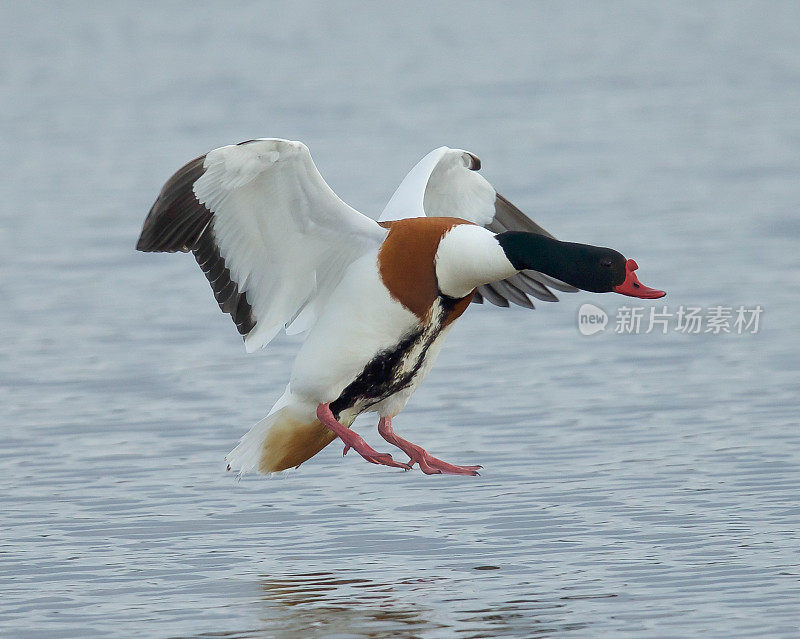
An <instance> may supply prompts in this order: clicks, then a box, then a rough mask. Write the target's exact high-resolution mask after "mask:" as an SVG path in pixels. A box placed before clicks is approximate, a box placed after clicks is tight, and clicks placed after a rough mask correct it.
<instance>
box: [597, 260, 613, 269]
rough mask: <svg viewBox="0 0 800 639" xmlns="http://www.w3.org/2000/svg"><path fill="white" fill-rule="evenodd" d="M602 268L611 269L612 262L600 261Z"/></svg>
mask: <svg viewBox="0 0 800 639" xmlns="http://www.w3.org/2000/svg"><path fill="white" fill-rule="evenodd" d="M600 266H603V267H605V268H611V260H600Z"/></svg>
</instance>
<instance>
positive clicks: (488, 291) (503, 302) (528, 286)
mask: <svg viewBox="0 0 800 639" xmlns="http://www.w3.org/2000/svg"><path fill="white" fill-rule="evenodd" d="M480 168H481V161H480V160H479V159H478V158H477V157H475V156H474V155H473V154H472V153H469V152H467V151H463V150H461V149H450V148H448V147H446V146H443V147H440V148H438V149H435V150H434V151H431V152H430V153H428V155H426V156H425V157H424V158H422V159H421V160H420V161H419V162H418V163H417V165H416V166H415V167H414V168H413V169H411V171H410V172H409V174H408V175H406V177H405V179H404V180H403V181H402V183H401V184H400V186H399V187H397V190H396V191H395V192H394V195H393V196H392V198H391V199H390V200H389V203H388V204H387V205H386V208H385V209H384V210H383V213H382V214H381V217H380V220H381V221H382V222H388V221H391V220H399V219H402V218H407V217H423V216H425V215H427V216H429V217H460V218H463V219H465V220H469V221H470V222H474V223H475V224H480V225H481V226H484V227H486V228H487V229H489V230H490V231H492V232H493V233H503V232H504V231H528V232H531V233H539V234H541V235H546V236H548V237H553V236H552V235H551V234H550V233H548V232H547V231H545V230H544V229H543V228H542V227H541V226H539V225H538V224H537V223H536V222H534V221H533V220H531V219H530V218H529V217H528V216H527V215H525V214H524V213H523V212H522V211H520V210H519V209H518V208H517V207H516V206H514V205H513V204H512V203H511V202H509V201H508V200H507V199H506V198H504V197H503V196H502V195H500V194H499V193H497V191H495V190H494V187H493V186H492V185H491V184H489V182H487V181H486V179H485V178H484V177H483V176H482V175H480V173H478V170H479V169H480ZM551 288H554V289H556V290H559V291H566V292H573V291H577V290H578V289H576V288H575V287H574V286H570V285H569V284H565V283H564V282H562V281H560V280H557V279H555V278H552V277H550V276H548V275H545V274H544V273H539V272H538V271H530V270H528V271H522V272H521V273H517V274H516V275H514V276H512V277H509V278H507V279H505V280H502V281H500V282H493V283H491V284H486V285H485V286H480V287H478V290H477V291H476V292H475V297H474V298H473V300H472V301H473V302H477V303H482V302H483V300H488V301H489V302H491V303H492V304H495V305H497V306H508V305H509V302H513V303H515V304H518V305H519V306H525V307H526V308H533V302H531V300H530V298H529V297H528V296H529V295H530V296H533V297H536V298H538V299H540V300H545V301H548V302H557V301H558V298H557V297H556V296H555V295H554V294H553V292H552V291H551V290H550V289H551Z"/></svg>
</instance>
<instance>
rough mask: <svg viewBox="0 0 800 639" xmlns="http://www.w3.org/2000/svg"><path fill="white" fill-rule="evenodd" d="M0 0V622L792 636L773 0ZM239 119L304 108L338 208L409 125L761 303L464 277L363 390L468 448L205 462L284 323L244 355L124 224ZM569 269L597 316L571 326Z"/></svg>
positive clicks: (789, 395)
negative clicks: (427, 468) (502, 286)
mask: <svg viewBox="0 0 800 639" xmlns="http://www.w3.org/2000/svg"><path fill="white" fill-rule="evenodd" d="M0 18H2V19H0V24H1V25H2V26H0V29H2V34H3V37H2V38H0V51H2V57H1V58H0V59H2V61H3V64H2V66H1V67H0V86H2V89H3V96H4V97H3V100H2V102H1V103H0V116H1V119H0V133H1V134H2V140H3V144H2V145H1V146H0V170H2V174H3V179H2V181H0V196H1V197H0V201H2V207H0V215H1V216H2V217H1V218H0V220H2V223H1V224H0V240H1V241H2V244H3V246H4V250H3V252H2V258H0V299H1V300H2V304H1V305H0V325H2V327H3V340H2V341H0V381H1V382H2V383H1V384H0V400H2V408H3V411H2V412H3V415H2V418H1V420H0V432H1V433H2V447H1V448H0V451H2V456H0V487H1V490H0V512H2V514H1V515H0V521H2V526H1V527H0V601H2V603H0V635H3V636H8V637H40V636H41V637H45V636H46V637H95V636H97V637H100V636H113V637H119V636H126V637H133V636H147V637H202V636H208V637H211V636H214V637H454V636H458V637H501V636H508V637H532V636H540V635H541V636H562V635H563V636H585V637H597V636H619V635H625V636H638V637H652V636H659V637H667V636H671V637H689V636H702V637H709V636H717V637H732V636H756V635H758V636H786V637H795V636H798V632H800V629H799V628H800V581H799V579H800V556H798V547H799V544H800V534H798V528H800V504H799V503H798V495H799V494H800V492H799V491H800V452H799V451H800V428H798V425H799V424H798V421H799V420H798V409H800V401H798V388H799V387H800V384H799V382H800V370H798V369H799V368H800V366H799V364H798V362H799V361H800V358H798V355H800V348H798V341H797V334H798V330H800V303H798V299H800V277H798V276H799V275H800V250H798V249H799V248H800V245H799V243H798V240H800V222H798V219H799V218H798V212H797V211H798V209H797V207H798V202H799V201H800V181H798V175H800V152H798V148H800V117H798V115H799V112H798V105H799V104H800V38H798V31H797V25H798V24H800V11H798V7H797V5H796V4H792V3H755V2H753V3H717V4H712V3H702V4H700V5H697V6H695V4H694V3H686V4H679V5H674V4H670V5H669V6H668V5H656V4H652V3H651V4H642V3H636V4H618V3H613V4H611V3H608V4H606V3H603V4H600V3H596V4H593V5H590V4H588V3H581V4H562V3H546V4H527V3H520V4H509V3H503V4H500V3H496V4H472V3H468V4H463V3H457V4H456V3H440V4H435V5H434V6H432V7H427V6H424V5H422V4H420V5H404V4H402V3H401V4H399V5H397V4H395V5H392V6H391V7H389V6H386V7H381V6H378V5H372V4H364V5H360V4H349V3H330V4H329V5H322V4H303V5H298V6H293V7H292V8H289V7H285V6H284V7H282V6H280V5H262V4H257V3H251V4H236V5H233V6H231V7H230V8H225V9H222V8H220V7H218V6H213V5H206V6H205V7H201V6H199V5H197V4H196V3H165V4H164V6H162V5H160V4H155V3H153V4H146V5H141V6H138V7H133V6H127V5H123V4H122V3H119V4H105V5H103V4H97V3H87V4H81V3H70V4H69V5H67V4H60V3H53V4H34V3H5V4H4V5H2V8H0ZM256 136H281V137H288V138H295V139H302V140H303V141H305V142H306V143H307V144H308V145H309V146H310V148H311V150H312V152H313V153H314V156H315V159H316V161H317V164H318V165H319V167H320V170H321V171H322V173H323V174H324V175H325V177H326V178H327V179H328V181H329V182H330V184H331V186H332V187H333V188H334V189H335V190H336V191H337V192H338V193H339V194H340V195H341V196H342V197H343V198H344V199H345V200H347V201H349V202H350V203H351V204H353V205H354V206H356V207H357V208H359V209H360V210H363V211H365V212H367V213H370V214H373V215H376V214H377V213H378V211H380V209H381V207H382V205H383V204H384V202H385V201H386V200H387V199H388V197H389V195H390V193H391V191H392V190H393V188H394V186H396V184H397V183H398V182H399V180H400V179H401V178H402V176H403V175H404V174H405V172H406V171H407V170H408V169H409V168H410V167H411V166H412V165H413V164H414V162H416V160H417V159H418V158H419V157H421V156H422V155H423V154H424V153H426V152H427V151H428V150H430V149H431V148H433V147H435V146H439V145H441V144H448V145H451V146H458V147H463V148H467V149H470V150H471V151H473V152H475V153H476V154H477V155H479V156H480V157H481V158H482V159H483V163H484V170H483V173H484V174H485V175H486V176H487V177H488V178H489V179H490V180H492V181H493V183H494V184H495V185H496V186H497V187H498V189H499V190H500V191H501V192H502V193H504V194H505V195H506V196H507V197H509V198H510V199H511V200H512V201H515V202H516V203H518V204H519V205H520V206H521V207H522V208H523V209H525V210H526V211H529V212H530V213H531V214H532V215H533V216H534V217H535V218H536V219H537V220H538V221H540V222H541V223H542V224H543V225H544V226H545V227H546V228H548V229H550V230H552V231H553V232H555V233H556V234H557V235H559V236H560V237H562V238H565V239H571V240H576V241H586V242H591V243H595V244H601V245H610V246H614V247H615V248H617V249H619V250H621V251H622V252H624V253H625V254H626V255H628V256H629V257H634V258H635V259H637V260H638V262H639V264H640V266H641V270H640V271H639V272H640V273H641V277H642V280H643V281H644V282H645V283H646V284H649V285H651V286H655V287H658V288H664V289H666V290H667V291H668V292H669V296H668V297H667V298H666V299H665V300H664V302H666V303H668V304H669V308H670V310H671V311H673V312H674V311H676V310H677V308H678V307H679V306H680V305H689V306H692V305H694V306H701V307H704V308H705V307H709V306H713V305H719V304H722V305H726V306H738V305H745V306H748V307H753V306H755V305H761V306H762V307H763V308H764V313H763V316H762V318H761V329H760V331H759V332H758V333H757V334H755V335H751V334H746V335H736V334H731V335H713V334H710V333H709V334H700V335H684V334H680V333H677V332H675V331H670V332H669V333H668V334H667V335H663V334H660V333H657V332H652V333H650V334H640V335H618V334H615V333H614V331H613V330H612V329H613V321H614V320H613V316H614V314H615V313H617V309H618V307H619V306H621V305H623V304H625V303H626V302H628V303H630V302H631V300H629V299H627V298H625V299H623V298H621V297H618V296H608V295H606V296H596V295H590V294H586V293H580V294H576V295H564V296H563V297H564V300H563V301H562V302H561V303H559V304H545V303H541V304H538V306H539V308H538V309H537V310H536V311H535V312H528V311H524V310H521V309H511V310H508V309H495V308H482V307H474V308H472V309H471V310H470V312H469V313H467V315H466V316H465V317H464V318H463V319H462V320H461V321H460V322H459V324H458V325H457V326H456V327H455V329H454V330H453V332H452V333H451V337H450V338H449V343H448V345H447V346H446V348H445V350H444V351H443V353H442V356H441V358H440V361H439V364H438V366H437V368H435V369H434V371H433V373H432V374H431V376H430V378H429V379H428V380H427V381H426V383H425V384H424V385H423V386H422V388H421V389H420V390H419V391H418V393H417V394H416V395H415V397H414V398H413V400H412V401H411V403H410V405H409V406H408V408H407V410H406V411H405V412H404V413H403V414H402V415H401V416H400V417H399V418H398V419H397V420H396V427H397V428H398V430H399V431H400V432H402V433H403V434H404V435H406V436H407V437H409V438H410V439H412V440H413V441H419V442H420V443H422V444H424V445H425V446H427V447H428V449H429V450H431V451H432V452H433V453H434V454H437V455H441V456H442V457H444V458H445V459H448V460H449V461H453V462H455V463H481V464H483V465H484V466H485V470H484V471H483V474H482V476H481V477H479V478H463V477H426V476H424V475H422V474H421V473H420V472H419V471H414V472H408V473H404V472H402V471H394V470H393V469H387V468H379V467H376V466H372V465H369V464H366V463H364V462H362V461H361V460H359V459H358V458H357V456H354V455H349V456H348V457H347V458H345V459H342V458H341V453H340V447H339V446H331V447H329V448H328V449H326V450H325V451H324V452H323V453H321V454H320V455H319V456H317V457H315V458H314V459H313V460H311V461H310V462H308V463H306V464H304V465H303V466H302V467H301V469H300V470H299V471H296V472H292V473H287V474H285V475H284V476H282V477H280V478H274V479H269V480H263V479H257V478H249V477H248V478H245V479H243V480H242V481H241V482H237V481H236V479H235V477H233V476H231V474H229V473H226V472H225V469H224V463H223V455H224V454H225V453H226V452H228V451H229V450H230V449H231V448H232V446H233V445H234V444H235V442H236V440H237V439H238V437H239V436H240V435H241V434H243V433H244V432H245V431H246V430H247V429H248V428H249V427H250V426H251V424H253V423H254V422H256V421H257V420H258V419H260V418H261V417H262V416H263V415H264V414H265V413H266V411H267V410H268V408H269V406H270V405H271V404H272V402H273V401H274V399H275V398H276V397H277V395H279V394H280V392H281V390H282V387H283V384H284V383H285V380H286V378H287V375H288V371H289V368H290V365H291V361H292V357H293V354H294V352H295V350H296V347H297V341H296V340H294V339H289V338H282V339H280V340H278V342H277V343H276V344H275V345H273V346H271V347H270V348H269V350H268V351H266V352H264V353H262V354H260V355H258V356H251V357H246V356H245V355H244V349H243V348H242V346H241V342H240V340H239V338H238V337H237V335H236V331H235V330H234V327H233V325H232V324H231V323H230V321H229V320H228V319H227V318H226V317H223V316H222V315H221V314H220V313H219V312H218V310H217V308H216V304H215V302H214V301H213V298H212V295H211V293H210V291H209V290H208V286H207V284H206V282H205V280H204V278H203V277H202V276H201V274H200V272H199V270H198V269H197V267H196V265H195V264H194V262H193V260H192V259H191V258H190V257H189V256H185V255H179V256H174V255H143V254H136V253H135V252H134V251H133V245H134V243H135V240H136V237H137V235H138V231H139V228H140V225H141V222H142V221H143V219H144V216H145V214H146V212H147V210H148V208H149V206H150V204H151V203H152V201H153V199H154V198H155V195H156V194H157V193H158V190H159V188H160V187H161V184H162V183H163V181H164V180H165V179H166V178H167V177H168V176H169V175H170V174H171V173H172V172H173V171H174V170H175V169H176V168H177V167H178V166H180V165H181V164H182V163H183V162H184V161H186V160H188V159H190V158H192V157H194V156H196V155H198V154H200V153H203V152H205V151H206V150H208V149H210V148H213V147H215V146H219V145H221V144H226V143H230V142H235V141H238V140H242V139H248V138H252V137H256ZM587 301H591V302H593V303H596V304H598V305H599V306H601V307H602V308H604V309H605V310H606V311H607V312H608V313H609V314H610V315H611V316H612V320H611V324H610V325H609V327H608V328H607V330H606V331H605V332H603V333H600V334H597V335H595V336H592V337H583V336H581V335H580V334H579V332H578V330H577V325H576V314H577V309H578V307H579V306H580V304H581V303H583V302H587ZM659 303H660V302H659ZM650 304H651V303H649V302H648V303H646V304H645V303H642V306H645V307H647V306H649V305H650ZM360 423H361V426H360V430H361V432H362V433H364V434H365V435H366V436H367V438H368V439H370V440H371V441H372V442H373V443H375V442H377V441H379V439H378V438H377V436H376V433H375V431H374V424H372V423H370V421H369V420H365V421H362V422H360Z"/></svg>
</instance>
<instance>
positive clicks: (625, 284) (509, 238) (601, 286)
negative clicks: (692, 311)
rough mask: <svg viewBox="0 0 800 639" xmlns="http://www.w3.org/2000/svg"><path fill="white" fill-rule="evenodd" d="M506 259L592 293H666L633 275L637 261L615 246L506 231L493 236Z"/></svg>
mask: <svg viewBox="0 0 800 639" xmlns="http://www.w3.org/2000/svg"><path fill="white" fill-rule="evenodd" d="M496 237H497V241H498V242H499V243H500V246H501V247H502V248H503V251H504V252H505V254H506V257H507V258H508V261H509V262H511V264H512V265H513V266H514V268H516V269H518V270H525V269H533V270H534V271H539V272H540V273H545V274H546V275H550V276H551V277H555V278H557V279H559V280H561V281H562V282H566V283H567V284H572V286H577V287H578V288H580V289H583V290H585V291H592V292H593V293H610V292H612V291H613V292H616V293H621V294H622V295H629V296H631V297H641V298H644V299H656V298H659V297H664V296H665V295H666V293H665V292H664V291H659V290H657V289H654V288H650V287H648V286H645V285H644V284H642V283H641V282H640V281H639V278H638V277H636V273H635V272H634V271H636V269H637V268H639V266H638V264H636V262H635V261H634V260H629V259H626V258H625V257H624V256H623V255H622V254H621V253H619V252H618V251H615V250H614V249H610V248H605V247H602V246H592V245H590V244H576V243H574V242H559V241H558V240H556V239H553V238H550V237H546V236H544V235H539V234H538V233H527V232H523V231H508V232H506V233H500V234H499V235H497V236H496Z"/></svg>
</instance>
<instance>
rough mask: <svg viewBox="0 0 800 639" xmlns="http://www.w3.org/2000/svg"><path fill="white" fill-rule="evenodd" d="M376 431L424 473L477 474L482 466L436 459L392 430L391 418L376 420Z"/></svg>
mask: <svg viewBox="0 0 800 639" xmlns="http://www.w3.org/2000/svg"><path fill="white" fill-rule="evenodd" d="M378 432H379V433H380V434H381V436H382V437H383V438H384V439H385V440H386V441H387V442H389V443H390V444H392V445H394V446H397V447H398V448H399V449H400V450H402V451H403V452H404V453H405V454H406V455H408V456H409V457H410V458H411V459H410V460H409V461H408V463H409V464H410V465H411V466H413V465H414V463H415V462H416V463H418V464H419V469H420V470H421V471H422V472H423V473H425V474H426V475H438V474H442V473H443V474H445V475H477V474H479V473H478V469H479V468H483V466H455V465H454V464H448V463H447V462H446V461H442V460H441V459H437V458H436V457H434V456H433V455H431V454H430V453H429V452H428V451H426V450H425V449H424V448H422V447H421V446H417V445H416V444H412V443H411V442H410V441H408V440H405V439H403V438H402V437H400V436H399V435H398V434H397V433H395V432H394V430H392V418H391V417H381V420H380V422H378Z"/></svg>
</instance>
